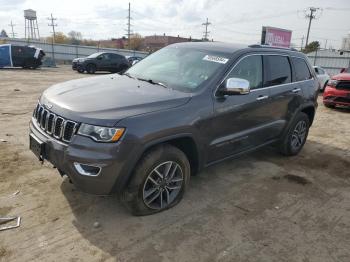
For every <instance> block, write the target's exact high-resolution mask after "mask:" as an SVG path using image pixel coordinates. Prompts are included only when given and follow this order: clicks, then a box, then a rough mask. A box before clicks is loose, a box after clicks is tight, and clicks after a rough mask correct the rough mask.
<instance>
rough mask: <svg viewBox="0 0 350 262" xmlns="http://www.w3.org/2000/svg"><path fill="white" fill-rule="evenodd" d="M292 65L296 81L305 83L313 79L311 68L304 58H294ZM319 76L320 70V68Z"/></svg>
mask: <svg viewBox="0 0 350 262" xmlns="http://www.w3.org/2000/svg"><path fill="white" fill-rule="evenodd" d="M292 63H293V66H294V74H295V81H304V80H308V79H311V78H312V74H311V72H310V69H309V67H308V66H307V64H306V62H305V60H304V59H302V58H297V57H292ZM318 72H319V74H320V73H321V72H320V68H318Z"/></svg>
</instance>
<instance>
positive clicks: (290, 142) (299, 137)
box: [280, 113, 310, 156]
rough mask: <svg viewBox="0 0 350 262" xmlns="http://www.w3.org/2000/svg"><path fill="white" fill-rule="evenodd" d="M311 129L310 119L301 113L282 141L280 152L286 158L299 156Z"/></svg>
mask: <svg viewBox="0 0 350 262" xmlns="http://www.w3.org/2000/svg"><path fill="white" fill-rule="evenodd" d="M309 127H310V120H309V117H308V116H307V115H306V114H305V113H299V114H298V115H297V116H296V117H295V119H294V120H293V122H292V124H291V125H290V127H289V129H288V130H287V132H286V134H285V135H284V136H283V138H282V139H281V145H280V152H281V153H282V154H283V155H286V156H294V155H297V154H298V153H299V152H300V151H301V149H302V148H303V146H304V144H305V142H306V138H307V136H308V134H309Z"/></svg>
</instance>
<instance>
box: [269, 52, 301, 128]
mask: <svg viewBox="0 0 350 262" xmlns="http://www.w3.org/2000/svg"><path fill="white" fill-rule="evenodd" d="M264 65H265V67H264V68H265V79H266V81H265V86H266V87H269V89H270V95H271V104H270V105H271V107H272V108H271V109H272V110H271V117H273V119H274V121H279V122H280V123H281V125H280V126H279V129H276V130H274V132H275V135H279V134H280V133H281V132H282V130H283V128H284V127H285V125H286V124H287V121H288V120H289V119H290V118H291V117H292V115H293V113H294V112H295V110H296V109H297V108H298V107H299V106H300V104H301V103H302V99H303V95H302V88H301V86H300V84H299V83H298V82H297V81H295V76H294V75H293V74H292V64H291V59H290V57H289V56H288V55H265V56H264Z"/></svg>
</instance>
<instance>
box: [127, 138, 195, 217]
mask: <svg viewBox="0 0 350 262" xmlns="http://www.w3.org/2000/svg"><path fill="white" fill-rule="evenodd" d="M189 179H190V164H189V162H188V159H187V157H186V155H185V154H184V153H183V152H182V151H181V150H180V149H178V148H176V147H174V146H171V145H166V144H165V145H161V146H158V147H156V148H154V149H152V150H150V151H148V152H147V153H146V154H145V155H144V156H143V157H142V159H141V160H140V161H139V163H138V164H137V166H136V168H135V171H134V173H133V177H132V178H131V181H130V183H129V185H128V186H127V188H126V189H125V190H124V193H123V202H124V204H125V205H126V207H127V208H128V209H129V210H130V211H131V212H132V213H133V214H134V215H150V214H153V213H157V212H161V211H164V210H166V209H168V208H171V207H173V206H175V205H176V204H178V203H179V202H180V201H181V199H182V197H183V195H184V193H185V189H186V188H187V186H188V182H189Z"/></svg>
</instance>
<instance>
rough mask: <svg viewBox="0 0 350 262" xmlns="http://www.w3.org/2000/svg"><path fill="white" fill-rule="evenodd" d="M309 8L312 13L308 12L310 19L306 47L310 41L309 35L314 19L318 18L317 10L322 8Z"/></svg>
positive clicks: (307, 16)
mask: <svg viewBox="0 0 350 262" xmlns="http://www.w3.org/2000/svg"><path fill="white" fill-rule="evenodd" d="M309 10H310V13H309V14H306V18H308V19H309V26H308V28H307V35H306V42H305V47H306V46H307V44H308V43H309V35H310V28H311V22H312V19H315V18H316V12H317V10H320V8H316V7H310V8H309Z"/></svg>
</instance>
